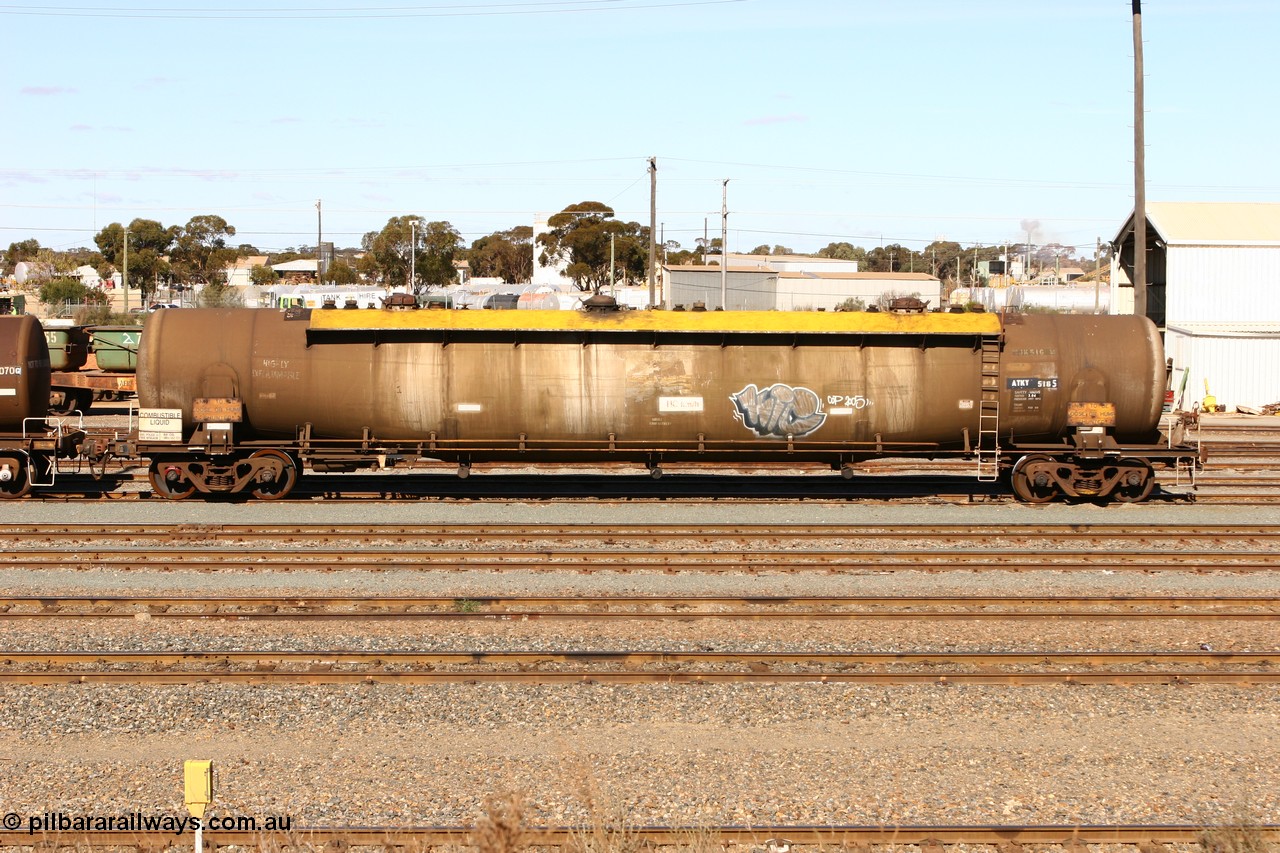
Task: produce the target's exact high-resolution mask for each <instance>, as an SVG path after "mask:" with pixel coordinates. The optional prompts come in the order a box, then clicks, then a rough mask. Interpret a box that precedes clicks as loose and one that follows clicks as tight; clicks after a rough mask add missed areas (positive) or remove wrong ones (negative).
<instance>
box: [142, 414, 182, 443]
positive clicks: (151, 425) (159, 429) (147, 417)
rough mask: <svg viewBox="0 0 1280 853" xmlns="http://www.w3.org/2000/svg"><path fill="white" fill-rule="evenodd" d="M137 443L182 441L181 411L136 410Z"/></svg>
mask: <svg viewBox="0 0 1280 853" xmlns="http://www.w3.org/2000/svg"><path fill="white" fill-rule="evenodd" d="M138 440H139V441H182V409H140V410H138Z"/></svg>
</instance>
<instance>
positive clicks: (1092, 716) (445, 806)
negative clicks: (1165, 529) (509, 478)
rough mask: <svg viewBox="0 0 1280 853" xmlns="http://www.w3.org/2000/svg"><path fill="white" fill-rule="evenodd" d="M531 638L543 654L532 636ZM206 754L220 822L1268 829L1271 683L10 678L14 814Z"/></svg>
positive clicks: (307, 516) (914, 584) (1110, 629)
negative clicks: (1241, 825) (39, 683)
mask: <svg viewBox="0 0 1280 853" xmlns="http://www.w3.org/2000/svg"><path fill="white" fill-rule="evenodd" d="M6 517H7V519H8V520H10V521H13V522H38V521H49V520H51V519H55V518H56V520H58V521H61V522H77V521H81V522H104V521H106V522H110V521H116V522H118V523H131V522H144V521H145V522H166V521H168V522H183V523H250V522H253V521H259V522H264V523H267V522H297V523H324V522H334V523H337V522H344V523H368V524H370V525H375V524H395V523H424V522H427V523H439V522H444V523H456V524H469V523H482V522H517V521H519V522H541V523H547V524H572V523H578V524H580V523H594V524H600V525H613V524H635V523H640V524H643V523H681V522H705V523H751V522H756V523H760V522H772V523H786V522H794V523H849V522H861V523H868V524H870V523H876V524H886V523H907V524H910V523H920V524H936V523H952V522H966V521H967V522H971V523H974V524H1003V523H1017V522H1051V521H1052V522H1059V521H1074V522H1079V523H1116V522H1130V523H1132V522H1139V523H1150V524H1159V523H1184V524H1195V523H1203V524H1208V523H1233V522H1234V523H1264V522H1269V521H1270V522H1280V509H1271V508H1266V507H1258V508H1248V509H1243V510H1242V509H1240V508H1231V507H1207V506H1206V507H1196V506H1143V507H1120V508H1113V509H1102V508H1098V507H1063V506H1054V507H1034V508H1032V507H1015V506H995V505H993V506H972V507H958V506H957V507H949V506H919V505H916V506H909V507H904V506H896V505H895V506H885V507H868V506H865V505H860V506H856V507H844V506H831V505H812V506H811V505H804V504H799V503H797V504H789V503H781V504H776V505H766V504H756V505H747V506H743V505H725V506H706V505H697V506H688V505H685V506H681V505H668V504H662V503H657V502H649V503H644V504H627V505H605V506H601V505H597V504H589V503H581V504H569V503H554V504H536V505H533V504H531V505H524V504H475V505H473V504H463V503H431V504H428V505H422V504H391V505H377V504H369V505H350V504H343V505H332V504H331V505H327V506H326V505H323V504H317V505H316V506H304V507H298V506H296V505H290V506H288V507H272V506H264V505H226V506H216V507H208V506H203V505H198V504H193V505H186V504H162V505H159V506H156V505H153V504H152V503H148V504H147V505H145V506H144V505H140V504H135V505H129V504H125V503H119V504H115V503H111V502H103V503H101V504H94V505H85V504H70V505H56V504H39V503H35V502H31V503H27V502H20V503H19V504H18V505H15V506H12V507H9V506H6ZM0 574H2V576H3V578H4V583H5V587H6V588H7V589H9V590H11V591H12V592H15V593H26V594H40V593H44V594H49V593H51V592H60V593H71V592H75V591H84V592H97V593H101V594H106V593H109V592H120V593H125V592H137V593H147V592H150V593H157V594H158V593H166V592H168V593H181V592H187V593H191V594H208V593H216V592H226V593H236V592H257V593H260V594H266V593H271V592H277V591H283V590H284V589H288V590H291V591H298V592H300V593H301V592H312V593H317V594H318V593H322V592H334V593H363V594H380V593H381V594H410V593H418V594H424V595H429V594H437V595H455V596H462V595H466V594H473V595H481V594H519V593H521V592H528V593H537V594H550V593H573V592H582V593H586V592H593V593H603V594H619V595H621V594H649V595H661V594H674V593H680V592H684V593H690V594H694V593H703V594H726V595H728V594H785V593H795V594H815V595H818V594H849V593H855V592H856V593H868V594H930V593H935V594H943V593H969V594H1004V595H1015V594H1051V593H1056V594H1081V593H1088V594H1103V593H1110V594H1143V593H1152V594H1161V593H1167V594H1172V593H1189V594H1192V593H1194V594H1214V593H1225V594H1237V595H1242V594H1277V593H1278V592H1280V589H1278V587H1280V581H1278V580H1277V579H1273V577H1272V576H1270V575H1264V574H1249V575H1232V574H1223V573H1214V574H1207V575H1198V574H1186V573H1171V574H1165V573H1160V574H1153V575H1144V574H1141V573H1134V572H1106V571H1098V572H1088V573H1062V572H1028V573H1022V574H1015V573H1009V572H994V573H971V572H947V573H941V574H929V573H925V572H901V573H893V574H889V573H854V574H848V575H825V574H821V575H820V574H814V575H790V574H782V573H778V574H766V575H764V576H760V577H757V576H750V577H747V576H735V575H716V576H695V575H688V576H686V575H666V574H662V573H643V574H617V573H599V574H594V575H577V574H573V575H562V574H539V573H533V574H510V573H504V574H500V573H492V572H467V573H458V574H448V573H423V574H418V573H414V572H387V573H357V574H353V575H338V574H334V573H311V572H301V573H289V574H283V573H253V574H241V573H233V572H218V573H195V572H191V573H160V572H131V571H122V572H43V571H40V572H31V571H23V570H4V572H3V573H0ZM1278 640H1280V637H1278V636H1277V632H1276V631H1275V629H1274V627H1273V626H1272V625H1268V624H1263V623H1253V624H1250V623H1234V624H1233V623H1216V622H1179V623H1161V624H1159V625H1146V624H1141V625H1139V624H1136V623H1134V624H1129V623H1111V622H1103V623H1090V624H1089V625H1087V626H1086V627H1084V628H1081V627H1079V626H1074V627H1073V626H1071V625H1069V624H1064V623H1044V622H1035V623H1025V624H1023V625H1022V626H1021V627H1018V626H1017V625H1014V626H1010V625H1008V624H1003V625H986V624H985V623H971V622H940V623H932V624H929V623H923V624H922V623H914V622H899V623H883V622H871V623H867V622H850V623H824V624H816V625H815V624H806V625H798V624H796V623H776V624H775V623H753V624H746V625H731V624H722V623H715V622H705V621H704V622H696V623H678V624H667V623H632V624H630V625H627V626H615V627H610V628H608V629H603V628H594V627H589V626H582V625H578V624H573V623H554V622H547V623H539V624H536V625H535V624H532V623H524V624H522V623H506V622H504V623H498V624H484V625H471V624H450V625H447V626H432V625H429V624H407V623H377V622H374V623H368V624H367V625H361V626H359V627H358V628H355V627H352V626H351V625H340V624H339V625H335V624H331V623H323V624H322V625H312V626H307V625H302V624H300V623H234V622H227V621H223V620H216V621H214V620H210V621H208V622H199V623H188V622H168V621H165V620H158V619H153V620H146V621H144V620H138V621H133V620H130V621H122V622H107V621H102V622H98V623H96V624H94V625H93V626H91V627H87V628H86V627H84V626H73V625H72V623H60V622H48V623H16V622H15V623H4V624H3V625H0V647H3V648H8V649H16V648H50V649H52V648H80V647H84V646H85V645H86V644H89V645H92V646H94V647H98V648H103V649H106V648H120V649H135V648H137V649H153V650H168V649H174V648H189V647H192V646H194V645H197V644H198V645H199V646H200V647H209V646H212V645H217V646H219V647H224V648H264V647H270V646H275V647H280V648H317V647H337V646H341V647H349V648H370V649H380V648H457V647H460V646H465V647H467V648H491V647H492V648H499V647H505V648H513V647H516V646H521V647H529V648H543V647H548V648H568V647H574V648H612V647H616V646H617V645H618V644H620V643H622V642H624V641H627V642H631V643H633V644H635V645H643V646H646V647H663V648H702V647H705V646H707V645H713V646H716V647H717V648H719V647H720V646H723V647H725V648H729V649H739V648H749V647H760V648H769V649H775V650H777V649H788V648H796V649H826V648H830V649H833V650H835V649H849V650H898V649H902V650H927V649H944V648H980V649H988V648H989V649H1003V648H1016V649H1027V648H1034V649H1057V648H1062V649H1067V648H1100V649H1110V648H1116V649H1126V648H1144V647H1161V648H1169V649H1179V648H1196V647H1198V646H1199V645H1200V644H1201V643H1209V644H1211V645H1212V646H1213V647H1214V648H1221V649H1244V648H1252V649H1259V650H1260V649H1270V648H1276V647H1277V645H1278V643H1277V641H1278ZM542 644H546V645H545V646H543V645H542ZM188 758H212V759H214V761H215V762H216V766H217V768H218V774H219V788H218V795H217V800H218V803H219V808H221V809H222V810H223V813H237V814H253V815H258V816H260V817H262V816H266V815H268V814H279V813H288V814H291V815H293V816H294V818H295V825H296V823H299V822H300V823H302V824H304V825H333V824H350V825H369V824H395V825H405V824H467V823H470V822H472V821H473V820H474V819H475V818H476V817H477V816H478V815H479V813H480V812H481V809H482V807H483V803H484V800H485V799H486V797H488V796H489V795H491V794H494V793H496V792H502V791H519V792H522V793H524V794H525V795H526V796H527V798H528V799H529V801H530V802H531V803H532V810H531V818H532V819H533V820H534V821H535V822H538V823H550V824H558V823H563V822H567V821H576V820H581V819H582V818H583V817H584V815H585V814H586V813H587V812H595V813H602V812H603V813H606V814H608V815H610V816H615V817H617V818H618V819H620V820H626V821H630V822H632V823H636V824H667V823H704V824H714V823H753V824H780V823H794V824H806V823H870V824H883V823H895V822H896V823H904V824H919V823H938V824H981V823H1005V824H1023V823H1059V824H1074V823H1113V822H1119V823H1175V824H1176V823H1197V822H1210V821H1215V820H1221V819H1230V818H1233V817H1236V816H1238V815H1239V814H1241V813H1247V814H1249V815H1250V816H1252V817H1254V818H1255V819H1258V820H1262V821H1269V822H1280V689H1277V688H1267V687H1262V688H1259V687H1253V688H1245V687H1228V686H1209V685H1200V686H1179V687H1173V686H1143V687H1115V686H1096V687H1082V686H1069V685H1052V686H1036V687H990V686H951V687H943V686H933V685H930V686H889V687H876V686H843V685H819V684H778V685H731V684H725V685H613V686H610V685H523V686H514V685H511V686H501V685H477V684H470V685H469V684H450V685H437V686H414V687H407V686H397V685H387V684H379V685H368V686H359V687H342V686H242V685H227V684H208V685H200V686H174V687H164V688H154V687H139V686H126V685H119V686H117V685H88V684H86V685H72V686H57V687H33V686H4V687H0V806H2V807H3V810H4V811H14V812H17V813H27V812H41V811H47V810H51V809H61V810H62V811H64V812H68V813H79V814H84V813H89V812H97V813H101V812H102V811H103V810H109V811H111V812H123V811H126V810H140V811H144V812H154V811H159V810H178V809H180V808H181V784H180V772H181V762H182V760H184V759H188Z"/></svg>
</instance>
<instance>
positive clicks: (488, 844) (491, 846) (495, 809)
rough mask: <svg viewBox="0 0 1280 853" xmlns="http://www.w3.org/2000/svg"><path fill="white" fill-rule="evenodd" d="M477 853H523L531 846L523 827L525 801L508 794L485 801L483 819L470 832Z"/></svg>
mask: <svg viewBox="0 0 1280 853" xmlns="http://www.w3.org/2000/svg"><path fill="white" fill-rule="evenodd" d="M471 844H472V845H473V846H474V847H475V849H476V851H477V853H522V851H524V850H526V849H528V847H529V846H530V844H531V838H530V836H529V832H528V830H527V829H526V828H525V825H524V797H523V796H522V795H520V794H515V793H508V794H502V795H499V796H494V797H490V798H489V799H488V800H486V801H485V808H484V815H482V816H481V818H480V820H478V821H476V825H475V828H473V829H472V830H471Z"/></svg>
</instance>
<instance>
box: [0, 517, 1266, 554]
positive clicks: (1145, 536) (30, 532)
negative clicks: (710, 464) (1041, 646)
mask: <svg viewBox="0 0 1280 853" xmlns="http://www.w3.org/2000/svg"><path fill="white" fill-rule="evenodd" d="M371 536H376V537H377V538H378V539H379V540H380V541H387V540H395V539H405V540H410V539H412V540H419V539H432V540H440V541H459V540H462V541H469V542H470V541H474V542H485V541H494V540H511V539H515V540H521V541H523V540H543V539H566V538H574V539H606V540H618V541H621V540H636V539H641V540H656V541H662V540H667V539H671V538H687V539H696V540H700V541H705V542H714V541H719V540H721V539H724V538H743V537H751V538H753V539H756V540H769V539H803V538H840V537H856V538H862V539H894V538H909V539H911V540H913V541H916V540H920V539H935V538H948V539H954V540H956V541H979V542H981V541H990V540H993V539H1025V538H1029V537H1053V538H1059V539H1068V540H1074V539H1081V538H1083V539H1126V540H1137V541H1140V542H1148V543H1151V544H1152V547H1153V548H1167V547H1168V540H1169V538H1170V537H1178V538H1179V539H1191V540H1205V539H1212V540H1224V539H1225V540H1238V539H1246V540H1253V539H1258V538H1262V539H1273V538H1280V524H1203V525H1184V524H1173V525H1162V524H1146V523H1134V522H1126V523H1104V524H1070V523H1064V524H1038V523H1037V524H999V525H996V524H924V525H920V526H913V525H909V524H796V525H777V524H656V525H645V524H631V525H610V526H606V525H542V524H476V525H467V526H466V527H461V526H459V525H442V524H386V525H379V526H378V527H377V529H376V530H374V529H372V528H370V526H369V525H367V524H327V523H320V524H279V523H270V522H266V523H262V524H216V523H210V524H186V523H180V524H151V523H140V524H63V523H51V524H10V525H6V526H5V537H6V544H10V543H12V544H20V543H21V542H22V540H26V539H35V540H49V541H56V540H61V539H65V538H67V537H80V538H84V539H92V540H99V541H113V540H124V541H131V540H134V539H138V538H148V537H151V538H162V539H165V540H184V539H187V540H194V541H208V540H210V539H213V538H216V537H235V538H236V539H250V540H254V539H269V540H272V541H287V540H290V539H296V540H300V541H303V542H305V543H306V544H307V545H309V546H311V545H314V544H315V543H316V541H318V540H323V539H325V538H333V537H357V538H368V537H371Z"/></svg>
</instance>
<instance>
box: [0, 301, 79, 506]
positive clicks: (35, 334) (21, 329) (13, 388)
mask: <svg viewBox="0 0 1280 853" xmlns="http://www.w3.org/2000/svg"><path fill="white" fill-rule="evenodd" d="M50 372H51V371H50V366H49V345H48V342H47V341H46V339H45V334H44V329H43V327H42V326H41V325H40V321H39V320H37V319H36V318H35V317H31V316H28V315H25V314H22V315H9V316H0V499H3V498H17V497H22V496H23V495H25V494H27V493H28V492H30V491H31V488H32V486H35V485H51V484H52V482H53V477H54V475H55V474H56V473H57V466H56V460H57V459H58V458H61V457H68V456H75V455H78V453H79V441H80V439H81V438H83V435H84V433H83V432H82V431H81V430H79V429H75V428H72V427H70V426H68V425H66V424H64V423H63V422H62V421H60V420H51V419H49V418H48V417H47V415H48V414H49V376H50Z"/></svg>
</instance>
